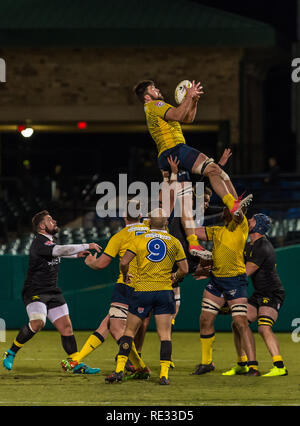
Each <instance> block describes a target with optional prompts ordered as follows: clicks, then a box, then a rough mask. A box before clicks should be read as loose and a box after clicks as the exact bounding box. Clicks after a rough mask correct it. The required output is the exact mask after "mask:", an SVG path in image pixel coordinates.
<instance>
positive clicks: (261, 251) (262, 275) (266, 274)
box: [244, 237, 283, 293]
mask: <svg viewBox="0 0 300 426" xmlns="http://www.w3.org/2000/svg"><path fill="white" fill-rule="evenodd" d="M244 255H245V262H251V263H254V264H255V265H257V266H259V268H258V270H257V271H256V272H254V274H252V275H251V279H252V283H253V287H254V290H255V291H256V292H258V293H261V292H265V291H274V290H283V287H282V284H281V281H280V278H279V275H278V273H277V270H276V253H275V249H274V247H273V246H272V244H271V242H270V241H269V240H268V239H267V238H266V237H262V238H259V239H258V240H256V241H255V242H254V244H253V245H251V243H247V244H246V247H245V251H244Z"/></svg>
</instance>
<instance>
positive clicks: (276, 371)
mask: <svg viewBox="0 0 300 426" xmlns="http://www.w3.org/2000/svg"><path fill="white" fill-rule="evenodd" d="M287 375H288V371H287V368H286V367H283V368H278V367H276V366H274V367H273V368H271V370H270V371H269V372H268V373H267V374H263V375H262V377H276V376H287Z"/></svg>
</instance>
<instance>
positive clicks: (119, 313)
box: [108, 305, 128, 320]
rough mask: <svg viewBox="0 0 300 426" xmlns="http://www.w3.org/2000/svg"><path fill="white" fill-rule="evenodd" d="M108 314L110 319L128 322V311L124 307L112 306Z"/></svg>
mask: <svg viewBox="0 0 300 426" xmlns="http://www.w3.org/2000/svg"><path fill="white" fill-rule="evenodd" d="M108 314H109V318H110V319H113V318H114V319H122V320H126V319H127V314H128V309H127V308H124V306H118V305H111V306H110V309H109V312H108Z"/></svg>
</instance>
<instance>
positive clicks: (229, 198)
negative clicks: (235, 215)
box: [222, 193, 235, 210]
mask: <svg viewBox="0 0 300 426" xmlns="http://www.w3.org/2000/svg"><path fill="white" fill-rule="evenodd" d="M222 201H223V203H224V204H225V206H226V207H228V209H229V210H231V209H232V208H233V206H234V202H235V198H234V196H233V195H232V194H229V193H228V194H226V195H225V197H223V198H222Z"/></svg>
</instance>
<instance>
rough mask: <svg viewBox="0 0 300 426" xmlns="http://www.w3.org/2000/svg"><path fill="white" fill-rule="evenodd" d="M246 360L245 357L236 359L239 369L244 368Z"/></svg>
mask: <svg viewBox="0 0 300 426" xmlns="http://www.w3.org/2000/svg"><path fill="white" fill-rule="evenodd" d="M247 362H248V358H247V355H242V356H239V357H238V359H237V363H238V365H239V366H240V367H245V366H246V365H247Z"/></svg>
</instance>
